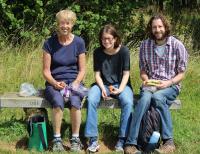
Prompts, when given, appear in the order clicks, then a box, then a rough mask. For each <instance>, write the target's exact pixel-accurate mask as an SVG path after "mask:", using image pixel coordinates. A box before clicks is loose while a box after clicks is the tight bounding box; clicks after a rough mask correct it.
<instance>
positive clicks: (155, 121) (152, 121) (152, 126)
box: [137, 105, 161, 153]
mask: <svg viewBox="0 0 200 154" xmlns="http://www.w3.org/2000/svg"><path fill="white" fill-rule="evenodd" d="M154 131H157V132H161V119H160V114H159V112H158V111H157V110H156V109H155V107H153V106H152V105H150V107H149V109H148V111H147V112H146V113H145V114H144V115H143V117H142V121H141V124H140V130H139V135H138V140H137V141H138V148H139V149H140V150H142V151H144V152H147V153H148V152H151V151H153V150H154V149H156V148H158V147H159V145H160V143H159V142H158V143H157V144H154V145H150V144H149V140H150V137H151V135H152V133H153V132H154Z"/></svg>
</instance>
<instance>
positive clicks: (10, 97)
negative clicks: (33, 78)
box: [0, 93, 51, 108]
mask: <svg viewBox="0 0 200 154" xmlns="http://www.w3.org/2000/svg"><path fill="white" fill-rule="evenodd" d="M3 107H8V108H17V107H19V108H48V107H51V105H50V104H49V103H48V102H47V101H46V100H45V99H44V98H42V97H38V96H30V97H21V96H19V95H18V93H5V94H3V95H1V96H0V108H3Z"/></svg>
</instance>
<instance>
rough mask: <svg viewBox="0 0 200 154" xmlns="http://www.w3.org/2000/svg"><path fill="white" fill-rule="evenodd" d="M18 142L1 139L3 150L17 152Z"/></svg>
mask: <svg viewBox="0 0 200 154" xmlns="http://www.w3.org/2000/svg"><path fill="white" fill-rule="evenodd" d="M15 146H16V143H7V142H2V141H0V147H1V150H5V151H10V152H16V147H15Z"/></svg>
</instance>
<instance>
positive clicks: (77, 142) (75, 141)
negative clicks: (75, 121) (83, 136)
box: [70, 137, 83, 152]
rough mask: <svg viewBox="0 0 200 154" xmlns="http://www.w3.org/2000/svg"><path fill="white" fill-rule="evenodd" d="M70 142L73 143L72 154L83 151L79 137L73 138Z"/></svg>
mask: <svg viewBox="0 0 200 154" xmlns="http://www.w3.org/2000/svg"><path fill="white" fill-rule="evenodd" d="M70 142H71V148H70V151H71V152H79V151H81V150H82V149H83V145H82V143H81V141H80V138H79V137H72V139H70Z"/></svg>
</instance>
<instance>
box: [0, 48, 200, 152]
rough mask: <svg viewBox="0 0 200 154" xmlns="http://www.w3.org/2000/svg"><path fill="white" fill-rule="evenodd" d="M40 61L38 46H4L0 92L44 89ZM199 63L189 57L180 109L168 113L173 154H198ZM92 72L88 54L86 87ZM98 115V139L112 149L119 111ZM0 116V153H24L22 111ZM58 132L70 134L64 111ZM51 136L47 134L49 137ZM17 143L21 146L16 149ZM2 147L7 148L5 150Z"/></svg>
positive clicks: (134, 59)
mask: <svg viewBox="0 0 200 154" xmlns="http://www.w3.org/2000/svg"><path fill="white" fill-rule="evenodd" d="M137 51H138V49H134V50H132V51H131V83H132V86H133V89H134V92H135V93H138V92H139V86H140V84H141V81H140V79H139V70H138V53H137ZM41 58H42V50H41V45H38V46H32V45H30V44H28V45H26V44H25V45H22V46H20V47H15V48H12V47H9V46H8V47H5V48H4V49H0V85H1V86H0V93H3V92H11V91H19V87H20V84H21V83H23V82H30V83H32V84H33V85H34V86H35V87H36V88H44V79H43V77H42V73H41V60H42V59H41ZM199 60H200V56H196V55H195V56H193V55H190V61H189V66H188V70H187V74H186V77H185V79H184V81H183V83H182V91H181V94H180V96H179V98H180V99H181V100H182V109H181V110H173V111H172V119H173V126H174V139H175V144H176V146H177V151H176V152H175V153H176V154H188V153H190V154H198V153H200V147H199V145H200V131H199V130H200V124H199V118H200V103H199V102H200V97H199V94H200V86H199V84H200V72H199V68H200V63H199V62H198V61H199ZM92 70H93V68H92V54H88V55H87V74H86V77H85V79H84V82H85V84H86V86H88V87H89V86H90V84H91V83H93V82H94V75H93V72H92ZM98 113H99V135H100V139H101V140H102V141H103V142H104V143H105V144H106V145H107V146H108V147H110V148H111V149H112V148H113V145H114V144H115V142H116V136H117V133H118V126H119V114H120V110H117V109H116V110H104V109H101V110H99V111H98ZM0 114H1V116H0V141H1V142H0V146H2V147H0V153H14V152H16V153H28V151H27V150H26V149H25V150H24V148H26V147H23V146H25V145H26V144H25V143H24V140H25V141H27V135H28V134H27V131H26V122H25V115H24V112H23V110H22V109H1V110H0ZM50 114H51V111H50V110H49V117H50ZM82 116H83V117H82V121H83V123H82V125H81V132H80V134H81V136H82V138H83V132H84V123H85V119H86V110H83V111H82ZM50 127H51V123H50ZM50 130H51V129H50ZM50 132H51V131H50ZM62 132H63V139H64V141H66V142H67V141H68V139H69V137H70V132H71V130H70V121H69V112H68V110H66V111H65V114H64V121H63V127H62ZM51 135H52V134H49V136H51ZM83 139H84V138H83ZM49 140H50V139H49ZM10 144H14V147H15V148H17V151H14V150H12V148H10V147H9V145H10ZM18 144H19V145H20V144H21V145H23V146H18V147H17V145H18ZM6 145H7V146H8V148H5V146H6ZM3 147H4V148H3ZM11 147H12V146H11ZM46 153H51V152H46ZM110 153H112V152H110Z"/></svg>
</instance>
